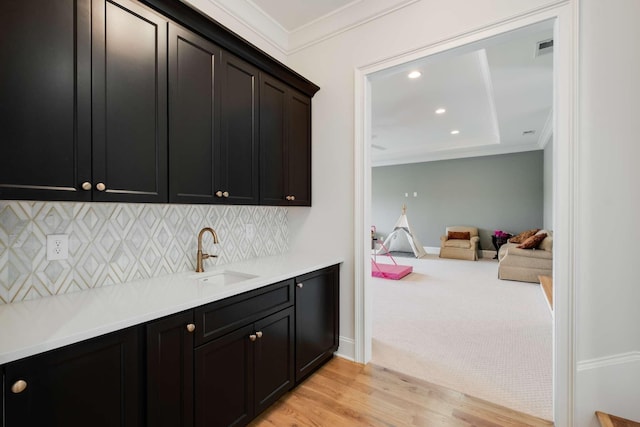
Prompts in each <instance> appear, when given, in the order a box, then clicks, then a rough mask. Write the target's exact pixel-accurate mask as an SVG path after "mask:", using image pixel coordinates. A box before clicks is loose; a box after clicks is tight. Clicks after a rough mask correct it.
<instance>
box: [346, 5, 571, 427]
mask: <svg viewBox="0 0 640 427" xmlns="http://www.w3.org/2000/svg"><path fill="white" fill-rule="evenodd" d="M571 16H572V15H571V13H570V8H569V7H568V6H566V5H564V6H559V7H556V8H551V9H549V10H546V11H543V12H540V13H536V14H530V15H527V16H523V17H520V18H518V19H511V20H508V21H507V22H503V23H499V24H497V25H492V26H490V27H487V28H483V29H480V30H478V31H476V32H474V33H473V34H467V35H464V36H460V37H456V38H453V39H450V40H446V41H443V42H439V43H436V44H434V45H430V46H427V47H425V48H423V49H421V50H420V51H413V52H412V53H410V54H405V55H399V56H396V57H393V58H388V59H387V60H385V61H380V62H377V63H376V64H372V65H369V66H364V67H361V68H359V69H357V70H356V156H355V157H356V164H355V172H356V174H355V176H356V188H355V195H356V216H355V219H356V246H355V247H356V254H355V273H356V274H355V307H354V310H355V359H356V361H359V362H363V363H367V362H368V361H370V360H371V356H372V354H371V349H372V347H371V338H372V334H371V333H372V315H371V314H372V312H371V310H372V300H371V297H372V296H371V288H370V277H371V270H370V268H371V267H370V263H369V262H368V259H369V255H370V248H371V241H370V226H371V224H372V216H371V183H372V177H371V165H372V163H371V158H372V155H373V153H372V151H373V149H372V144H375V142H374V138H373V132H372V112H371V83H372V77H373V76H374V75H375V73H378V72H384V70H392V69H394V67H398V66H400V65H401V64H404V63H407V62H410V61H414V60H416V59H420V58H429V57H433V58H435V57H436V55H438V56H443V55H452V54H453V53H454V52H455V49H460V48H462V47H464V46H469V45H472V44H474V43H478V42H480V41H483V40H487V39H490V38H492V37H495V36H497V35H500V34H504V33H507V32H510V31H513V30H517V29H521V28H523V27H527V26H531V25H534V24H538V23H541V22H544V21H549V20H551V21H552V22H553V28H554V35H553V39H554V51H555V59H554V66H553V68H554V77H553V86H554V94H553V115H552V117H553V119H552V123H553V124H554V126H553V141H554V142H553V167H552V170H553V177H554V183H553V197H552V200H553V203H552V204H553V208H552V210H553V227H554V228H555V230H554V241H555V242H556V243H560V247H561V249H560V250H554V256H553V258H554V260H553V264H554V273H553V276H554V282H556V283H563V284H566V286H563V288H562V289H559V290H558V289H554V304H555V307H556V314H555V318H554V324H553V404H554V409H553V419H554V420H555V422H556V423H560V424H562V425H564V424H567V423H569V424H570V420H571V418H572V409H571V406H572V404H571V402H572V398H573V380H572V376H573V368H572V367H573V366H574V365H575V361H574V360H573V353H572V351H571V348H572V343H573V325H572V318H573V300H572V297H571V295H572V294H573V291H572V289H573V276H572V267H571V262H572V258H571V256H570V254H571V250H572V247H573V241H572V232H571V230H572V227H571V222H570V213H571V211H570V206H571V205H572V202H573V200H572V199H571V197H573V193H572V186H573V175H574V173H575V172H574V170H573V165H572V161H571V159H572V158H573V156H574V153H573V151H572V150H573V149H574V147H573V144H572V143H571V132H570V131H571V130H572V118H573V111H574V107H573V103H572V102H573V101H572V98H571V70H572V68H571V65H572V55H571V48H572V47H571V46H572V45H571V42H570V41H571V35H572V31H571V29H572V23H571ZM532 54H533V52H532ZM427 246H428V244H427Z"/></svg>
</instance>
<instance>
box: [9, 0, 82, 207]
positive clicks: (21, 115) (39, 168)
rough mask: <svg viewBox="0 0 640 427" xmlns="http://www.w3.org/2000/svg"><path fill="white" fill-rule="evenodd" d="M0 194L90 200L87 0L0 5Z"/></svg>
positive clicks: (14, 1)
mask: <svg viewBox="0 0 640 427" xmlns="http://www.w3.org/2000/svg"><path fill="white" fill-rule="evenodd" d="M0 39H1V40H2V43H0V64H1V65H0V129H2V138H0V152H1V153H2V154H1V155H0V199H39V200H90V198H91V192H89V191H83V190H82V189H81V183H82V182H83V181H91V115H90V114H91V113H90V111H91V80H90V79H91V4H90V0H77V1H74V0H58V1H51V0H29V1H23V0H7V1H3V2H2V11H1V12H0Z"/></svg>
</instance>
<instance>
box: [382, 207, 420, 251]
mask: <svg viewBox="0 0 640 427" xmlns="http://www.w3.org/2000/svg"><path fill="white" fill-rule="evenodd" d="M385 248H386V249H385ZM387 251H388V252H413V254H414V255H415V256H416V258H422V257H423V256H425V255H426V254H427V252H425V250H424V247H423V246H422V243H420V242H419V241H418V238H417V237H416V235H415V234H414V233H413V231H412V230H411V226H409V221H408V220H407V206H406V205H402V215H400V218H399V219H398V221H397V222H396V225H395V226H394V227H393V231H392V232H391V234H389V235H388V236H387V238H386V239H385V241H384V245H382V247H381V248H380V249H379V250H378V252H377V254H378V255H382V254H386V253H387Z"/></svg>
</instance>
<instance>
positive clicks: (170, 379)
mask: <svg viewBox="0 0 640 427" xmlns="http://www.w3.org/2000/svg"><path fill="white" fill-rule="evenodd" d="M195 327H196V326H195V324H194V323H193V310H189V311H186V312H184V313H179V314H174V315H172V316H169V317H166V318H164V319H160V320H156V321H154V322H150V323H147V325H146V333H147V337H146V338H147V339H146V342H147V426H148V427H191V426H193V343H194V331H195Z"/></svg>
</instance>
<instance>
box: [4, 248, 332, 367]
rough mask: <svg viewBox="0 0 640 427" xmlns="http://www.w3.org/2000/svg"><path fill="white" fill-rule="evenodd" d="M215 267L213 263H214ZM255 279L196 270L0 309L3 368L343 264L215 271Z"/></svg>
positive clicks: (260, 264)
mask: <svg viewBox="0 0 640 427" xmlns="http://www.w3.org/2000/svg"><path fill="white" fill-rule="evenodd" d="M214 262H215V261H214ZM214 262H211V261H205V270H206V271H205V273H202V274H207V273H211V272H213V271H216V270H231V271H237V272H243V273H247V274H252V275H256V276H258V277H256V278H252V279H248V280H246V281H242V282H239V283H235V284H232V285H216V284H210V283H206V282H201V281H199V280H196V279H194V278H193V276H194V275H196V273H195V272H193V271H186V272H182V273H175V274H171V275H167V276H161V277H156V278H151V279H142V280H136V281H134V282H128V283H122V284H118V285H111V286H105V287H103V288H95V289H90V290H86V291H80V292H75V293H70V294H64V295H57V296H51V297H45V298H40V299H36V300H30V301H24V302H18V303H13V304H5V305H0V365H2V364H4V363H7V362H12V361H14V360H18V359H21V358H24V357H28V356H32V355H34V354H38V353H42V352H45V351H48V350H52V349H55V348H59V347H63V346H65V345H69V344H73V343H76V342H79V341H82V340H86V339H89V338H94V337H97V336H100V335H103V334H107V333H109V332H114V331H117V330H119V329H123V328H127V327H129V326H134V325H138V324H141V323H144V322H148V321H150V320H154V319H158V318H160V317H163V316H167V315H170V314H173V313H178V312H180V311H183V310H187V309H190V308H194V307H198V306H200V305H203V304H207V303H210V302H213V301H217V300H220V299H223V298H227V297H229V296H233V295H237V294H240V293H243V292H247V291H250V290H253V289H257V288H260V287H262V286H266V285H269V284H272V283H276V282H279V281H282V280H286V279H290V278H292V277H295V276H300V275H302V274H305V273H309V272H311V271H315V270H319V269H321V268H324V267H328V266H330V265H335V264H339V263H341V262H343V260H342V259H340V258H339V257H337V256H335V255H331V254H325V255H322V254H301V253H289V254H284V255H278V256H271V257H264V258H254V259H251V260H247V261H242V262H238V263H233V264H225V265H220V266H215V265H214Z"/></svg>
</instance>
